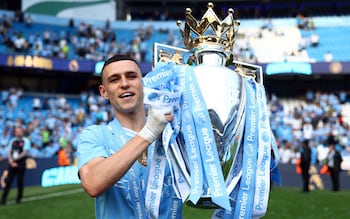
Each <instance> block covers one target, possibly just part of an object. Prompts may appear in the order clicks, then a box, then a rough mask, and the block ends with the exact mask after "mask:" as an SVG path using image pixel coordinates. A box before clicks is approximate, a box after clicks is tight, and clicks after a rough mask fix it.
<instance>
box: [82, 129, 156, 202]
mask: <svg viewBox="0 0 350 219" xmlns="http://www.w3.org/2000/svg"><path fill="white" fill-rule="evenodd" d="M149 145H150V142H148V141H147V140H145V139H144V138H142V137H140V136H138V135H137V136H135V137H134V138H132V139H131V140H130V141H129V142H127V143H126V144H125V145H124V146H123V147H122V148H121V149H120V150H119V151H118V152H116V153H114V154H113V155H112V156H110V157H108V158H103V157H98V158H95V159H93V160H91V161H89V162H88V163H87V164H85V165H84V166H83V167H81V168H80V170H79V176H80V179H81V182H82V186H83V188H84V189H85V191H86V192H87V193H88V194H89V195H90V196H92V197H96V196H98V195H100V194H101V193H102V192H104V191H105V190H106V189H108V188H109V187H111V186H113V184H115V183H116V182H117V181H118V180H119V179H120V178H121V177H122V176H123V175H124V174H125V173H126V172H127V171H128V170H129V169H130V167H131V166H132V165H133V164H134V162H135V161H136V160H137V159H138V157H139V156H140V155H141V154H142V152H143V151H144V150H146V149H147V148H148V146H149Z"/></svg>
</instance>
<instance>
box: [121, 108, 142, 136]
mask: <svg viewBox="0 0 350 219" xmlns="http://www.w3.org/2000/svg"><path fill="white" fill-rule="evenodd" d="M115 116H116V118H117V119H118V121H119V122H120V124H121V125H122V126H123V127H125V128H128V129H130V130H133V131H135V132H139V131H140V130H141V129H142V128H143V126H144V125H145V123H146V113H145V112H139V113H137V112H132V113H120V112H118V113H115Z"/></svg>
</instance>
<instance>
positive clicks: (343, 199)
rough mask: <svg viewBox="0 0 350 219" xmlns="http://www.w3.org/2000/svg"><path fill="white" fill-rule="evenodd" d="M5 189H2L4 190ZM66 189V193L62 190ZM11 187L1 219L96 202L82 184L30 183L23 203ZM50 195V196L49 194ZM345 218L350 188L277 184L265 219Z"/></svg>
mask: <svg viewBox="0 0 350 219" xmlns="http://www.w3.org/2000/svg"><path fill="white" fill-rule="evenodd" d="M1 192H2V191H1ZM62 193H65V194H62ZM16 194H17V190H16V189H14V190H11V192H10V194H9V201H8V204H7V205H6V206H0V219H23V218H26V219H38V218H39V219H42V218H45V219H46V218H47V219H56V218H57V219H62V218H64V219H90V218H91V219H93V218H94V202H93V199H92V198H90V197H89V196H88V195H86V194H85V193H84V192H83V191H82V189H81V188H80V185H65V186H56V187H49V188H42V187H27V188H25V191H24V199H23V203H21V204H19V205H17V204H14V202H13V200H14V198H15V196H16ZM49 196H50V197H49ZM212 212H213V210H208V209H196V208H191V207H188V206H185V208H184V217H183V218H184V219H189V218H201V219H205V218H211V215H212ZM280 218H283V219H289V218H290V219H298V218H300V219H308V218H315V219H344V218H350V190H343V191H340V192H332V191H328V190H323V191H319V190H317V191H312V192H310V193H307V194H306V193H302V192H300V189H299V188H288V187H282V188H281V187H274V188H273V189H272V191H271V193H270V201H269V206H268V210H267V214H266V216H265V217H264V219H280Z"/></svg>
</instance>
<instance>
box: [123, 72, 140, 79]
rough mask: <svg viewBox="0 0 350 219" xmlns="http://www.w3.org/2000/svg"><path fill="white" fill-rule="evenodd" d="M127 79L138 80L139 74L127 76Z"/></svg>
mask: <svg viewBox="0 0 350 219" xmlns="http://www.w3.org/2000/svg"><path fill="white" fill-rule="evenodd" d="M126 77H127V78H128V79H135V78H138V75H137V73H134V72H132V73H129V74H127V76H126Z"/></svg>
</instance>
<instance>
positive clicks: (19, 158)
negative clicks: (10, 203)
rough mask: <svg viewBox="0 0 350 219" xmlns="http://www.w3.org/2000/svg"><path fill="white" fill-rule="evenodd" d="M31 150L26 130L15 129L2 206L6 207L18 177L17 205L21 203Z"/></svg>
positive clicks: (10, 144) (10, 147)
mask: <svg viewBox="0 0 350 219" xmlns="http://www.w3.org/2000/svg"><path fill="white" fill-rule="evenodd" d="M29 149H30V141H29V139H28V138H26V137H25V136H24V130H23V128H22V127H16V128H15V137H14V138H12V139H11V141H10V143H9V151H8V162H9V166H8V177H7V182H6V186H5V188H4V191H3V193H2V198H1V204H2V205H5V204H6V201H7V195H8V193H9V191H10V188H11V185H12V182H13V180H14V178H15V176H17V189H18V190H17V198H16V203H17V204H18V203H21V200H22V197H23V190H24V173H25V169H26V157H27V153H28V150H29Z"/></svg>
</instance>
